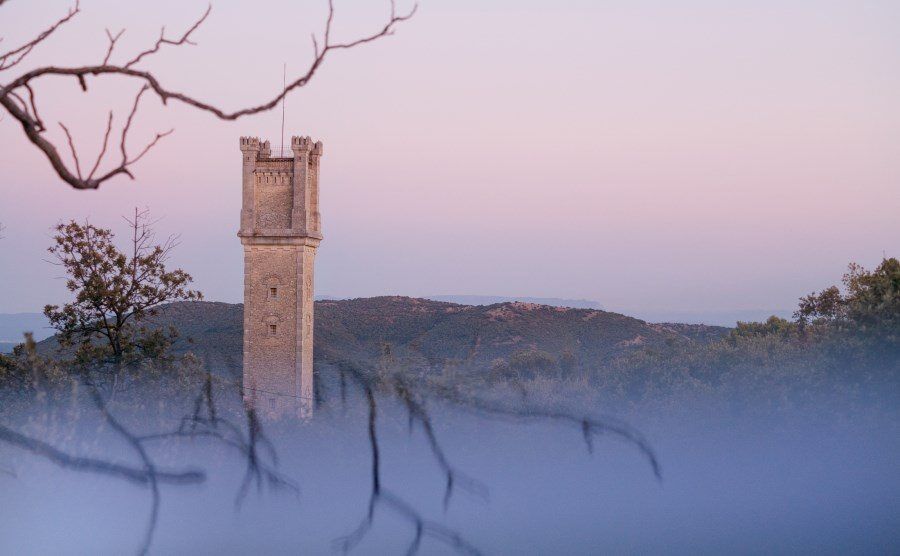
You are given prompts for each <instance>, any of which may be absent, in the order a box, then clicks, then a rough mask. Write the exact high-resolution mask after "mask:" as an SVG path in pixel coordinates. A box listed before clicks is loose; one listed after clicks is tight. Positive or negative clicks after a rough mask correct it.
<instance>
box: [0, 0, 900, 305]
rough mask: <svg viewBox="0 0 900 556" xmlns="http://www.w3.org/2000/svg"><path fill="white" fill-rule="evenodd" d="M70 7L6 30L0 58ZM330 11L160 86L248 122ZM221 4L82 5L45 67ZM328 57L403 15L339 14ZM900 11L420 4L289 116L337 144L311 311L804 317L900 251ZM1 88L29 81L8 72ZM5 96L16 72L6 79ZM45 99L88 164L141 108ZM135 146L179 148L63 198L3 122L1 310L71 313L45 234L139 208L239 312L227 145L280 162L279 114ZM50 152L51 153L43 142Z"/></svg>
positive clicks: (124, 44)
mask: <svg viewBox="0 0 900 556" xmlns="http://www.w3.org/2000/svg"><path fill="white" fill-rule="evenodd" d="M68 5H69V4H68V3H67V2H64V1H63V2H57V1H52V2H51V1H49V0H47V1H41V2H27V1H21V0H20V1H12V2H9V3H8V5H6V6H3V7H2V8H0V35H3V36H5V37H6V39H5V40H4V42H3V43H2V45H12V44H16V43H18V42H19V41H20V40H21V39H23V38H25V37H26V36H28V35H29V34H30V33H34V32H35V30H39V29H40V28H41V27H43V26H45V25H46V24H47V23H48V22H49V21H50V20H51V19H52V18H54V17H56V16H57V14H61V13H63V12H64V11H65V9H66V7H67V6H68ZM324 5H325V2H324V0H322V1H320V0H308V1H303V2H289V1H286V0H285V1H280V2H279V1H270V2H266V1H258V2H254V3H253V4H252V6H251V4H250V3H247V2H226V1H221V0H220V1H214V2H213V11H212V14H211V16H210V18H209V19H208V21H207V22H206V24H205V25H204V26H203V27H202V28H201V30H200V31H199V32H198V33H197V34H196V41H197V42H198V43H199V44H198V46H194V47H188V48H181V49H177V50H169V51H167V52H164V53H163V54H161V55H159V56H158V57H157V58H155V59H154V60H153V62H152V63H151V64H148V67H149V68H151V69H153V70H155V71H157V72H158V73H159V75H160V77H161V78H163V79H164V80H165V82H166V83H168V84H169V86H170V87H171V88H175V89H178V90H182V91H185V92H190V93H192V94H194V95H196V96H198V97H200V98H203V99H206V100H212V101H215V102H217V103H218V104H219V105H221V106H223V107H226V108H237V107H241V106H244V105H247V104H250V103H253V102H258V101H261V100H264V99H266V98H267V97H268V96H270V95H271V93H272V92H273V91H274V90H275V89H276V88H277V87H278V85H279V84H280V81H281V71H282V63H283V62H287V64H288V73H289V74H290V73H291V72H292V71H293V72H296V71H298V69H299V68H300V67H301V66H303V65H304V64H306V63H307V62H308V60H309V57H310V54H311V43H310V38H309V37H310V32H312V31H313V30H314V29H319V28H321V24H322V22H323V14H324V11H323V7H324ZM205 6H206V2H205V1H197V2H194V1H186V0H181V1H177V2H176V1H174V0H168V1H159V2H118V1H112V0H83V1H82V9H83V13H82V14H80V15H79V16H78V18H77V19H76V20H75V21H73V23H72V24H71V25H70V26H69V27H67V28H65V29H63V30H61V31H60V32H59V34H58V35H56V36H54V37H53V39H52V40H50V41H48V42H47V44H46V45H44V46H42V47H41V48H40V49H39V50H37V51H35V53H34V55H33V57H32V58H31V60H32V62H33V63H35V64H37V63H48V62H50V61H52V62H54V63H56V64H72V65H75V64H83V63H97V62H99V61H100V60H101V59H102V57H103V53H104V51H105V48H106V39H105V36H104V32H103V29H104V28H105V27H110V28H111V29H113V30H116V29H118V28H121V27H127V29H128V30H127V32H126V33H125V35H124V37H123V39H122V41H121V42H120V45H121V46H120V51H119V52H120V54H119V56H121V57H122V58H120V59H123V58H124V56H125V55H126V53H129V52H134V51H135V50H138V49H141V48H144V47H146V45H148V44H150V43H152V41H153V40H155V37H156V33H157V32H158V28H159V26H160V25H162V24H166V25H168V27H169V29H170V30H171V31H172V32H173V33H175V32H178V31H180V30H181V29H183V28H184V27H185V26H186V25H189V24H190V23H191V21H192V19H194V18H195V17H196V16H198V15H199V14H200V13H202V11H203V10H204V9H205ZM336 6H337V10H338V13H337V20H336V27H335V32H336V33H337V35H338V36H339V37H352V36H354V35H355V34H357V33H360V32H363V31H365V30H367V29H372V28H374V27H376V26H378V25H380V24H381V23H382V22H383V17H384V15H385V14H386V10H387V2H386V1H385V2H382V1H381V0H365V1H363V0H338V1H337V2H336ZM898 29H900V3H898V2H895V1H881V2H878V1H872V2H865V1H859V0H853V1H828V0H817V1H784V0H778V1H762V0H756V1H752V2H750V1H748V2H721V1H711V0H709V1H697V0H685V1H679V2H670V1H634V0H630V1H624V0H621V1H589V0H570V1H559V2H532V1H512V0H502V1H491V2H488V1H487V0H422V2H421V5H420V8H419V12H418V14H417V15H416V16H415V18H414V19H413V20H412V21H410V22H409V23H407V24H404V25H402V26H401V27H399V28H398V30H397V33H396V35H395V36H393V37H389V38H387V39H384V40H382V41H380V42H378V43H376V44H372V45H368V46H365V47H362V48H360V49H357V50H353V51H349V52H339V53H337V54H335V55H334V56H333V57H332V58H330V59H329V60H328V61H327V63H326V65H325V66H324V68H323V69H322V70H321V72H320V73H319V74H318V75H317V76H316V78H315V79H314V81H313V83H312V84H311V85H310V86H309V87H307V88H306V89H303V90H301V91H299V92H297V93H295V94H293V95H292V96H290V97H289V98H288V101H287V126H286V127H287V130H288V131H287V133H288V135H290V134H292V133H293V134H303V135H306V134H309V135H312V136H313V137H315V138H318V139H322V140H323V141H324V142H325V157H324V158H323V167H322V215H323V222H324V231H325V237H326V239H325V242H324V243H323V244H322V246H321V248H320V249H319V256H318V260H317V283H316V287H317V294H324V295H335V296H370V295H380V294H405V295H429V294H491V295H530V296H544V297H569V298H588V299H595V300H597V301H599V302H600V303H602V304H603V305H604V306H606V307H608V308H612V309H616V310H621V311H626V312H627V311H635V312H637V311H648V310H672V311H685V310H698V311H705V310H716V309H728V310H732V309H734V310H738V309H773V310H775V309H790V308H792V307H793V306H794V305H795V302H796V300H797V298H798V297H799V296H801V295H804V294H806V293H808V292H809V291H811V290H813V289H820V288H822V287H824V286H826V285H829V284H832V283H835V282H836V281H837V280H838V279H839V278H840V275H841V274H842V272H843V271H844V268H845V266H846V264H847V263H848V262H849V261H851V260H852V261H858V262H860V263H862V264H864V265H867V266H872V265H874V264H877V262H878V261H879V260H880V258H881V257H882V253H886V254H887V255H888V256H891V255H893V256H897V255H898V254H900V253H898V251H900V249H898V247H900V102H898V99H900V33H898V32H897V30H898ZM10 73H16V72H15V71H13V72H10ZM8 78H9V77H8V76H6V75H0V81H4V80H6V79H8ZM89 84H90V85H91V87H90V92H89V93H88V94H82V93H80V92H79V89H78V87H77V85H76V83H74V82H70V81H68V80H62V79H51V80H46V81H44V82H41V83H40V86H41V88H40V89H39V91H38V94H39V97H40V98H41V99H43V102H44V107H43V108H42V113H43V114H42V115H43V116H44V119H45V120H48V121H50V122H55V121H57V120H62V121H63V122H65V123H66V124H67V125H69V126H70V127H72V128H74V130H75V133H76V136H77V137H79V146H80V147H81V156H82V157H83V158H85V159H90V158H91V157H92V156H94V154H95V153H96V149H97V148H98V147H99V143H100V139H101V136H102V128H103V126H104V124H105V112H106V111H107V110H109V109H110V108H112V109H115V110H116V113H117V114H118V115H119V117H121V116H123V115H124V114H123V112H127V106H128V104H129V103H130V102H131V98H132V97H131V95H133V94H134V92H136V90H137V87H138V86H137V84H135V83H128V82H125V83H120V84H118V85H116V84H104V83H101V82H99V81H96V80H92V81H91V82H90V83H89ZM147 100H149V102H147V103H146V106H145V108H146V110H143V111H142V112H141V115H140V117H139V122H138V124H137V125H136V127H135V129H134V136H133V139H134V144H135V145H138V144H139V143H140V142H141V140H142V139H144V138H146V137H148V136H152V133H153V131H154V130H156V129H167V128H169V127H174V128H175V133H174V135H172V136H171V137H168V138H166V139H165V140H164V141H163V142H162V143H161V144H160V145H159V147H158V148H157V149H156V150H155V151H153V152H151V153H150V154H149V155H148V156H147V157H146V158H145V159H144V160H143V161H141V163H139V165H138V166H137V167H136V168H135V171H136V175H137V180H136V181H134V182H131V181H129V180H128V179H127V178H121V179H117V180H114V181H112V182H109V183H107V184H105V185H104V186H103V187H102V188H101V189H100V190H99V191H95V192H79V191H73V190H71V189H70V188H69V187H68V186H66V185H64V184H63V183H62V182H61V181H59V180H58V178H56V177H55V175H54V174H52V172H51V169H50V167H49V165H48V164H47V162H46V161H45V159H43V158H42V156H41V155H40V154H39V152H38V151H37V150H36V149H35V148H34V147H33V146H32V145H31V144H29V143H27V142H26V140H25V139H24V137H23V136H22V133H21V129H20V127H19V126H18V124H16V123H15V122H14V121H12V120H11V118H9V117H8V116H6V117H4V118H3V119H2V120H0V144H2V145H3V148H2V149H0V222H2V223H3V224H4V225H5V226H6V231H5V238H4V239H2V240H0V311H2V312H12V311H36V310H39V309H40V307H42V306H43V304H45V303H47V302H60V301H64V300H65V299H66V297H67V296H66V292H65V289H64V285H63V282H62V280H60V279H58V276H59V274H60V272H59V270H58V269H57V268H55V267H53V266H52V265H50V264H48V263H47V262H45V261H44V259H45V258H46V253H45V249H46V247H48V246H49V242H50V227H51V226H52V225H54V224H55V223H56V222H58V221H60V220H66V219H70V218H75V219H84V218H89V219H90V220H91V221H92V222H94V223H96V224H101V225H104V226H111V227H113V228H116V229H121V224H122V222H121V220H120V219H119V215H121V214H125V213H127V212H129V211H130V210H132V208H133V207H134V206H135V205H139V206H141V207H149V208H150V209H151V211H152V212H153V213H154V214H155V215H157V216H160V217H162V218H163V219H162V221H161V222H160V224H159V226H158V228H159V232H160V233H161V234H169V233H179V234H181V240H182V244H181V246H180V248H179V249H178V251H177V252H176V253H175V256H174V260H173V263H174V264H176V265H180V266H182V267H183V268H185V269H186V270H188V271H189V272H190V273H191V274H193V275H194V277H195V279H196V285H197V286H198V287H199V288H200V289H201V290H203V291H204V293H205V294H206V296H207V298H208V299H212V300H221V301H229V302H236V301H240V299H241V295H242V289H241V280H242V260H241V257H242V251H241V248H240V243H239V241H238V239H237V237H236V236H235V233H236V231H237V225H238V213H239V210H240V200H241V199H240V187H241V183H240V179H241V178H240V153H239V150H238V136H240V135H260V136H263V137H264V138H269V139H271V140H272V141H273V144H275V145H277V144H278V142H279V133H280V131H279V127H280V118H281V116H280V113H278V112H277V111H276V112H274V113H269V114H264V115H261V116H258V117H254V118H249V119H243V120H239V121H238V122H235V123H225V122H221V121H218V120H216V119H214V118H213V117H210V116H207V115H204V114H199V113H196V112H194V111H191V110H188V109H186V108H184V107H181V106H178V105H175V104H173V105H172V106H171V107H169V108H168V109H161V108H160V106H159V103H158V101H156V100H155V99H152V100H151V99H150V98H149V97H147ZM53 127H54V129H53V130H52V132H51V133H52V134H53V136H54V137H55V138H56V139H57V140H58V139H59V138H60V136H59V134H58V133H57V131H56V129H57V128H56V126H55V125H54V126H53Z"/></svg>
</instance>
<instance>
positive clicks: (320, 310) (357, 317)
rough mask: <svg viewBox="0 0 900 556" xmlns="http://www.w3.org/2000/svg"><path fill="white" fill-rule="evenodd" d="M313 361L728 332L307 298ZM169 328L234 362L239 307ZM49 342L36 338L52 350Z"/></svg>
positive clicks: (227, 366) (647, 341) (499, 352)
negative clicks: (312, 302)
mask: <svg viewBox="0 0 900 556" xmlns="http://www.w3.org/2000/svg"><path fill="white" fill-rule="evenodd" d="M315 310H316V335H315V354H316V359H317V361H322V362H326V361H333V360H337V359H351V360H357V361H369V362H371V361H375V360H377V359H378V358H379V357H380V356H381V354H382V353H384V349H385V347H386V346H390V352H391V357H392V358H393V360H394V361H395V362H403V364H407V365H412V366H415V367H418V368H442V367H446V366H448V365H450V366H455V367H459V368H478V369H487V368H489V367H490V365H491V364H492V362H493V361H494V360H496V359H499V358H509V357H510V356H512V355H513V354H515V353H517V352H522V351H526V352H527V351H534V350H540V351H542V352H545V353H546V354H548V355H549V356H550V357H552V358H559V357H560V356H562V355H563V354H564V353H566V354H569V355H570V356H571V358H572V359H573V362H574V364H575V365H576V366H580V367H590V366H594V365H598V364H602V363H603V362H605V361H608V360H610V359H611V358H613V357H615V356H617V355H620V354H623V353H625V352H627V351H630V350H634V349H641V348H645V347H653V346H662V345H664V344H666V343H671V342H700V343H703V342H709V341H712V340H715V339H718V338H721V337H722V336H723V335H725V334H727V332H728V329H727V328H724V327H714V326H705V325H691V324H650V323H647V322H644V321H641V320H638V319H635V318H632V317H627V316H625V315H620V314H617V313H611V312H607V311H600V310H596V309H575V308H564V307H553V306H549V305H538V304H535V303H524V302H508V303H496V304H492V305H462V304H457V303H448V302H442V301H434V300H429V299H416V298H410V297H373V298H363V299H349V300H329V301H317V302H316V309H315ZM154 320H155V321H156V322H155V323H156V324H158V325H162V326H165V325H173V326H175V328H176V329H178V330H179V331H180V334H181V338H180V339H179V341H178V343H177V344H176V345H175V349H176V351H178V352H186V351H192V352H193V353H195V354H196V355H197V356H199V357H200V358H201V359H203V360H204V361H205V362H206V364H207V365H208V366H209V368H211V369H214V370H217V372H224V373H227V374H231V375H237V374H239V373H240V369H241V364H242V334H243V305H240V304H228V303H215V302H205V301H204V302H179V303H172V304H170V305H166V306H164V307H162V308H161V310H160V313H159V315H158V316H157V317H155V319H154ZM55 345H56V341H55V339H53V338H50V339H48V340H45V341H44V342H41V344H40V347H41V350H42V351H43V352H44V353H48V354H49V353H53V352H55V349H54V348H55Z"/></svg>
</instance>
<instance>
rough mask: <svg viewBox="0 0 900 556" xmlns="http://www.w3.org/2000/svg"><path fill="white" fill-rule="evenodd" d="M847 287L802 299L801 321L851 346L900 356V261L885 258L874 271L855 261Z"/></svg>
mask: <svg viewBox="0 0 900 556" xmlns="http://www.w3.org/2000/svg"><path fill="white" fill-rule="evenodd" d="M843 286H844V288H843V291H842V290H841V289H840V288H838V287H837V286H831V287H829V288H826V289H824V290H822V291H821V292H819V293H812V294H810V295H808V296H806V297H803V298H801V299H800V305H799V308H798V309H797V312H796V313H795V314H794V316H795V318H796V319H797V322H798V324H800V325H801V326H811V327H812V328H813V329H814V330H816V331H818V332H820V333H824V334H827V335H828V336H829V337H831V338H832V339H833V340H834V341H836V342H841V343H842V344H844V345H845V346H846V347H848V348H852V349H865V350H867V351H869V352H870V354H872V355H876V356H896V355H900V261H898V260H897V259H896V258H893V257H892V258H885V259H884V260H882V261H881V264H879V265H878V266H877V267H876V268H875V270H872V271H869V270H866V269H865V268H863V267H862V266H860V265H858V264H856V263H851V264H850V265H849V267H848V270H847V273H846V274H844V278H843Z"/></svg>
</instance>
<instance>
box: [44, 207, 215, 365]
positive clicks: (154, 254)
mask: <svg viewBox="0 0 900 556" xmlns="http://www.w3.org/2000/svg"><path fill="white" fill-rule="evenodd" d="M125 220H126V221H127V222H128V224H129V226H130V229H131V232H132V234H131V238H130V242H129V243H130V245H129V248H128V250H127V252H126V251H121V250H119V248H118V247H116V245H115V244H114V243H113V240H114V238H115V236H114V234H113V232H112V231H110V230H108V229H104V228H99V227H97V226H94V225H93V224H89V223H84V224H80V223H78V222H75V221H74V220H73V221H70V222H68V223H65V224H59V225H58V226H56V235H55V236H54V238H53V239H54V244H53V246H52V247H50V248H49V249H48V251H49V252H50V254H51V255H53V256H54V257H55V258H56V260H57V261H58V264H59V265H61V266H62V267H63V269H64V270H65V271H66V274H67V275H68V279H67V280H66V287H67V288H68V289H69V291H71V292H72V293H73V294H74V295H75V299H74V300H73V301H72V302H70V303H66V304H65V305H63V306H62V307H59V306H57V305H47V306H46V307H45V308H44V314H45V315H46V316H47V317H48V318H49V319H50V323H51V325H52V326H53V327H54V328H56V330H57V331H58V332H59V334H58V338H59V340H60V342H61V343H62V344H63V345H75V344H77V345H78V352H77V355H78V357H79V358H80V359H81V360H85V359H87V360H90V361H94V362H97V361H99V362H111V363H116V364H118V363H122V362H127V361H129V360H131V359H133V358H136V357H140V356H150V357H157V356H159V355H161V354H162V353H163V352H164V351H165V349H166V348H167V347H168V345H169V343H170V341H171V339H172V336H173V334H174V331H171V332H170V333H168V334H167V333H165V332H163V331H161V330H151V329H149V328H147V327H146V326H144V324H145V321H144V319H145V318H146V317H148V316H152V315H154V314H155V313H156V309H157V308H158V307H159V306H160V305H162V304H164V303H168V302H172V301H176V300H198V299H202V294H201V293H200V292H198V291H195V290H191V289H189V288H188V285H189V284H190V282H191V281H192V279H191V276H190V275H189V274H187V273H186V272H185V271H183V270H181V269H176V270H168V269H167V268H166V261H167V259H168V258H169V255H170V253H171V251H172V249H174V248H175V246H176V245H177V238H176V237H175V236H172V237H169V238H168V239H167V240H166V241H164V242H162V243H156V242H155V234H154V232H153V224H154V223H153V222H152V221H151V220H150V218H149V213H148V212H147V211H138V210H137V209H135V212H134V217H133V218H130V219H129V218H126V219H125Z"/></svg>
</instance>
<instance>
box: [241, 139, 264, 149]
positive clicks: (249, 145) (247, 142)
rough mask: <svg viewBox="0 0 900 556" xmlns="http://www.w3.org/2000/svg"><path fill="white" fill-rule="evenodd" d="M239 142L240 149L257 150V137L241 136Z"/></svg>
mask: <svg viewBox="0 0 900 556" xmlns="http://www.w3.org/2000/svg"><path fill="white" fill-rule="evenodd" d="M267 143H268V141H267ZM240 144H241V150H242V151H259V137H241V143H240Z"/></svg>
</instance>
